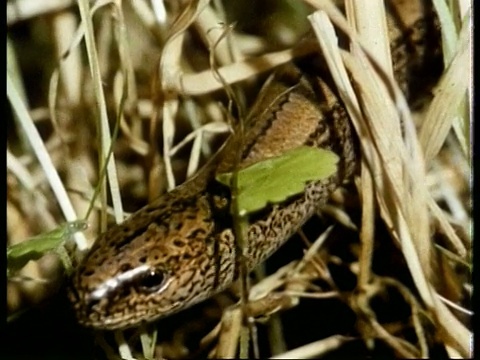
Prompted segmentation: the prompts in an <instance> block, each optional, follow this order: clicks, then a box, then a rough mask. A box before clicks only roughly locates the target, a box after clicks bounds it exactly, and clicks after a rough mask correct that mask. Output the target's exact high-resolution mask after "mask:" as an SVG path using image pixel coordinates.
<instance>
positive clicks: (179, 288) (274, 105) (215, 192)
mask: <svg viewBox="0 0 480 360" xmlns="http://www.w3.org/2000/svg"><path fill="white" fill-rule="evenodd" d="M397 2H398V3H401V1H397ZM397 2H393V3H397ZM412 3H416V1H411V2H409V4H410V5H411V4H412ZM420 3H423V2H421V1H420ZM400 10H401V8H400ZM390 13H391V14H393V13H395V10H394V9H393V8H391V9H390ZM400 13H401V11H400ZM412 13H413V14H415V16H416V18H415V17H413V18H408V17H405V16H404V17H400V18H402V21H400V20H399V17H398V16H393V17H391V21H390V23H391V24H397V25H396V26H395V27H393V28H392V29H391V30H390V31H391V34H392V36H393V39H394V40H393V41H392V54H393V56H394V63H395V64H402V65H401V66H398V65H397V66H395V72H396V75H397V77H398V79H399V81H400V83H401V84H402V85H404V89H405V90H409V91H410V93H413V94H414V93H416V92H417V91H420V90H421V89H419V88H418V87H415V88H411V87H408V86H407V85H409V84H410V83H413V81H412V79H413V78H412V77H414V76H416V75H415V74H420V73H422V70H425V66H432V64H433V63H434V62H438V61H439V59H438V56H439V54H440V51H439V49H438V43H439V42H438V33H435V32H432V33H431V34H430V36H437V38H436V39H435V38H433V40H431V39H430V40H429V41H428V42H421V41H419V40H424V38H425V37H426V34H429V32H428V31H426V29H429V28H430V27H432V29H433V28H434V25H433V23H434V16H433V15H432V13H429V12H428V11H426V10H425V9H422V11H416V12H414V11H412ZM412 16H413V15H412ZM393 18H396V20H395V21H393V20H392V19H393ZM400 23H403V26H400V25H398V24H400ZM401 29H403V30H401ZM437 30H438V29H437ZM432 34H433V35H432ZM435 34H436V35H435ZM427 40H428V39H427ZM399 49H400V50H399ZM402 49H403V50H402ZM428 73H429V74H430V72H428ZM424 85H425V84H424ZM334 89H335V88H334V86H333V85H332V82H331V80H330V78H329V76H328V75H327V73H326V71H325V69H324V68H323V67H322V65H321V61H320V60H319V59H316V58H308V59H303V60H301V61H300V62H299V63H298V64H296V65H293V64H289V65H287V66H284V67H283V68H282V69H280V70H279V71H277V72H276V73H275V75H274V76H273V77H271V78H270V79H269V81H267V83H266V85H265V86H264V88H263V89H262V90H261V91H260V93H259V96H258V98H257V100H256V102H255V104H254V105H253V106H252V109H251V111H250V113H249V116H248V117H247V121H246V123H247V128H246V133H245V138H244V140H245V141H244V142H243V144H244V145H243V146H241V147H239V139H238V138H235V137H234V136H232V137H231V138H230V139H229V140H228V141H227V143H226V145H225V147H224V148H223V150H222V151H221V152H220V153H219V154H218V155H217V156H216V157H215V158H214V159H212V160H211V161H210V162H209V163H208V164H207V165H206V166H205V167H204V169H202V170H201V171H200V173H199V174H198V175H196V176H195V177H194V178H192V179H191V180H189V181H187V182H186V183H184V184H182V185H180V186H179V187H177V188H176V189H174V190H173V191H171V192H169V193H167V194H164V195H162V196H161V197H159V198H158V199H157V200H155V201H154V202H153V203H151V204H149V205H147V206H145V207H144V208H142V209H140V210H138V211H137V212H136V213H134V214H133V215H132V216H131V217H130V218H128V219H127V220H126V221H125V222H124V223H122V224H120V225H115V226H112V227H111V228H110V229H109V230H108V231H106V232H105V233H103V234H102V235H100V237H99V238H98V239H97V241H96V242H95V244H94V245H93V247H92V249H91V250H90V252H89V253H88V255H87V256H86V258H85V259H84V261H83V262H82V264H81V265H80V267H79V268H78V270H77V271H76V273H75V274H74V276H73V278H72V286H71V289H70V291H69V297H70V298H71V301H72V302H73V304H74V308H75V310H76V313H77V317H78V320H79V322H80V323H81V324H83V325H85V326H89V327H94V328H98V329H109V330H113V329H120V328H127V327H131V326H136V325H139V324H141V323H142V322H151V321H154V320H156V319H158V318H161V317H163V316H167V315H170V314H172V313H174V312H177V311H180V310H182V309H184V308H187V307H189V306H191V305H193V304H195V303H198V302H199V301H202V300H204V299H206V298H208V297H210V296H212V295H214V294H215V293H218V292H219V291H221V290H223V289H225V288H226V287H228V286H229V285H230V284H231V283H232V282H233V281H234V280H235V278H236V277H237V274H238V269H237V266H238V264H237V260H236V256H235V248H236V245H235V239H234V235H233V231H232V219H231V217H230V215H229V208H230V194H229V190H228V189H227V188H225V187H224V186H223V185H220V184H219V183H217V182H216V181H215V180H214V174H215V172H218V173H221V172H226V171H231V170H232V164H233V163H234V162H235V156H236V155H237V154H238V151H241V159H242V161H241V165H240V166H246V165H248V164H251V163H255V162H257V161H259V160H262V159H265V158H268V157H271V156H277V155H281V154H283V153H284V152H285V151H286V150H289V149H293V148H296V147H298V146H300V145H308V146H316V147H319V148H324V149H328V150H331V151H334V152H335V153H336V154H337V155H338V156H339V157H340V161H339V163H338V170H337V172H336V173H335V174H334V175H332V176H330V177H329V178H327V179H325V180H322V181H318V182H313V183H309V184H308V185H307V186H306V187H305V191H304V193H302V194H301V195H298V196H295V197H293V198H290V199H289V200H288V201H285V202H284V203H282V204H278V205H274V206H269V207H268V208H267V209H264V210H262V211H260V212H259V213H257V214H254V215H253V216H251V218H250V225H249V228H248V236H247V246H248V264H247V265H248V268H249V269H253V268H254V267H255V266H256V265H257V264H259V263H260V262H262V261H263V260H265V259H266V258H268V257H269V256H270V255H271V254H272V253H273V252H274V251H275V250H276V249H278V247H280V246H281V245H282V244H283V243H284V242H285V241H286V240H288V239H289V238H290V237H291V235H292V234H293V233H295V232H296V231H297V230H298V229H299V228H300V227H301V226H302V225H303V224H304V223H305V221H306V220H308V219H309V218H310V217H311V216H312V215H313V213H314V212H315V210H316V209H318V208H319V207H321V206H322V205H324V204H325V203H326V202H327V201H328V198H329V196H330V194H331V193H332V192H333V191H334V190H335V188H336V187H338V186H339V185H341V184H342V182H344V181H345V180H348V179H349V178H350V177H351V176H352V175H353V173H354V172H355V169H356V167H357V164H358V156H359V155H358V153H357V150H356V149H357V147H356V144H355V141H356V140H355V138H354V136H353V133H352V130H351V128H350V122H349V119H348V116H347V114H346V112H345V109H344V107H343V105H342V104H341V102H340V101H339V99H338V97H337V96H336V94H335V90H334ZM423 90H424V89H423Z"/></svg>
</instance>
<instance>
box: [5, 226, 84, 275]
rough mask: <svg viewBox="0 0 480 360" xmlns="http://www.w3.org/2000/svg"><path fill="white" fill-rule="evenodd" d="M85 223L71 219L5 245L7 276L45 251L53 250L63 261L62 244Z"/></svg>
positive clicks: (38, 257)
mask: <svg viewBox="0 0 480 360" xmlns="http://www.w3.org/2000/svg"><path fill="white" fill-rule="evenodd" d="M86 228H87V223H86V222H85V221H83V220H79V221H72V222H69V223H66V224H64V225H61V226H60V227H58V228H57V229H55V230H52V231H49V232H47V233H44V234H41V235H38V236H35V237H32V238H30V239H28V240H25V241H22V242H21V243H18V244H15V245H12V246H8V247H7V276H9V275H10V274H13V273H15V272H17V271H18V270H20V269H21V268H22V267H24V266H25V265H26V264H27V263H28V262H29V261H30V260H38V259H40V258H41V257H42V256H44V255H45V254H46V253H48V252H50V251H55V252H56V253H57V254H59V255H60V257H61V259H62V261H63V262H64V263H65V262H66V261H65V249H64V248H63V244H64V243H65V241H66V240H68V239H69V238H70V237H71V236H72V235H73V234H74V233H76V232H78V231H81V230H85V229H86Z"/></svg>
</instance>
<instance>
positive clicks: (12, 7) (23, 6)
mask: <svg viewBox="0 0 480 360" xmlns="http://www.w3.org/2000/svg"><path fill="white" fill-rule="evenodd" d="M73 4H74V1H73V0H42V1H38V0H15V1H11V2H7V3H6V5H7V25H8V26H10V25H13V24H15V23H17V22H20V21H26V20H29V19H32V18H36V17H39V16H43V15H46V14H49V13H53V12H60V11H62V10H64V9H66V8H68V7H69V6H72V5H73Z"/></svg>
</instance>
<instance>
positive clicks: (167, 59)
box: [7, 0, 472, 358]
mask: <svg viewBox="0 0 480 360" xmlns="http://www.w3.org/2000/svg"><path fill="white" fill-rule="evenodd" d="M36 3H37V2H36V1H35V0H30V1H28V0H23V1H20V0H17V1H11V2H8V3H7V4H8V6H7V15H8V16H7V22H8V25H9V33H8V39H7V41H8V43H7V51H8V72H7V93H8V98H9V100H10V103H11V104H12V108H13V109H15V110H14V111H13V113H15V115H14V116H13V115H12V116H11V118H9V119H8V121H9V127H8V138H7V169H8V173H7V194H8V196H7V215H8V222H7V234H8V241H9V244H13V243H16V242H18V241H21V240H23V239H26V238H28V237H31V236H33V235H36V234H38V233H42V232H46V231H49V230H51V229H52V228H55V227H57V226H58V224H60V223H62V222H65V221H72V220H75V219H76V218H84V217H86V218H87V219H88V221H89V223H90V229H89V230H88V231H87V232H84V234H78V236H77V237H76V238H75V241H76V244H77V247H78V248H79V249H80V250H83V249H85V248H86V247H88V246H89V245H87V242H86V239H89V242H90V244H91V241H93V240H94V239H95V237H96V234H98V233H99V232H100V231H103V230H104V229H105V228H106V227H107V220H110V219H109V218H108V217H107V215H108V214H110V215H112V214H113V216H114V219H115V221H116V222H121V221H122V220H123V219H124V217H125V214H126V212H127V211H128V212H129V211H134V210H135V209H138V208H139V207H140V206H141V205H143V204H145V203H146V202H147V201H148V200H149V199H150V200H151V199H152V198H154V197H156V196H158V194H161V193H162V192H164V191H166V190H167V189H171V188H173V187H174V186H175V185H176V184H178V183H179V182H181V181H183V179H184V178H185V177H186V176H188V175H190V174H192V173H194V172H195V171H196V170H197V169H198V167H199V166H200V165H201V163H202V162H204V161H205V160H206V159H208V157H209V156H211V155H212V154H213V153H214V151H215V149H216V145H215V140H216V139H217V137H218V134H223V137H225V134H227V133H228V131H229V128H230V127H229V123H228V121H229V117H230V115H229V114H230V113H231V111H230V110H231V103H229V100H230V101H231V100H234V103H233V105H235V106H239V108H240V110H239V111H238V113H240V114H241V113H242V112H243V110H242V109H244V105H243V104H245V103H250V102H251V99H252V98H254V96H255V95H254V94H255V92H256V91H258V89H259V86H260V85H261V84H260V83H259V82H253V81H252V79H256V78H257V77H258V76H261V75H262V74H264V73H268V72H269V71H270V70H271V69H273V68H274V67H275V66H277V65H279V64H282V63H285V62H288V61H289V60H291V59H292V58H294V57H298V56H301V55H303V54H306V53H308V52H311V51H312V48H311V46H297V47H293V45H294V44H295V42H296V40H295V36H298V35H299V34H301V32H302V31H303V30H305V29H306V28H308V27H309V26H310V24H311V26H312V27H313V29H314V31H315V34H316V35H317V37H318V40H319V45H320V48H321V50H322V53H323V56H324V57H325V58H326V61H327V64H328V66H329V69H330V71H331V73H332V76H333V78H334V80H335V82H336V84H337V87H338V89H339V93H340V97H341V98H342V100H343V101H344V103H345V104H346V108H347V111H348V112H349V114H350V116H351V118H352V121H353V123H354V127H355V130H356V132H357V134H358V135H359V139H360V144H361V151H362V171H361V175H360V177H359V178H357V179H356V185H357V190H355V189H354V188H348V190H346V191H343V192H339V193H337V194H336V197H335V198H334V200H333V202H332V205H330V206H329V209H328V210H326V211H325V215H324V218H326V219H323V221H321V220H320V219H315V221H316V223H315V226H314V227H315V228H316V229H317V230H316V231H314V232H313V234H314V235H311V234H310V232H309V231H306V235H305V234H303V233H302V234H301V236H302V237H303V238H304V240H305V242H306V243H307V244H309V245H308V249H307V248H306V249H305V251H304V254H303V256H302V255H300V256H291V255H290V254H286V257H285V259H283V262H282V264H283V265H284V266H282V267H280V268H279V269H278V270H276V271H273V272H271V271H270V274H269V275H268V276H267V275H261V276H259V277H258V278H259V280H258V282H256V283H255V284H254V285H253V286H252V288H251V290H250V299H249V300H250V303H249V305H248V306H249V311H250V314H252V322H251V324H250V326H249V327H248V328H244V327H242V323H241V312H240V310H239V309H238V308H235V307H231V306H229V305H231V304H232V296H229V295H228V294H222V295H220V296H217V297H216V298H215V300H213V301H210V302H207V303H206V304H203V305H202V306H200V307H198V306H197V307H196V308H194V309H192V310H188V311H187V312H185V314H179V315H178V316H176V317H174V319H173V320H171V319H165V320H164V321H161V322H160V323H159V333H158V339H156V341H153V345H152V344H150V345H149V344H147V343H148V342H151V340H152V339H151V338H150V337H149V336H148V333H147V332H145V331H143V333H142V334H141V335H139V334H137V333H133V334H131V333H126V335H127V336H128V338H127V339H128V340H125V338H123V335H122V334H121V333H117V334H116V335H115V339H114V340H115V342H116V343H117V345H118V346H119V351H120V353H121V354H122V357H124V358H131V357H135V358H141V357H142V355H141V354H142V351H143V354H144V356H147V357H148V354H151V353H152V349H154V350H155V351H156V354H157V356H164V357H166V358H182V357H191V356H195V355H196V356H206V355H207V354H209V355H210V356H212V357H222V356H224V357H228V356H235V355H236V354H238V352H239V353H240V354H241V355H242V354H244V355H245V354H250V355H258V354H260V355H261V356H262V357H265V356H273V355H275V356H276V357H277V358H288V357H290V358H292V357H306V358H309V357H310V358H311V357H319V356H321V355H322V354H328V353H333V354H337V353H335V352H334V351H340V352H339V353H338V354H350V355H351V354H352V353H355V351H357V352H358V351H360V353H362V351H363V353H365V354H366V353H370V354H377V355H383V356H385V354H387V355H388V354H394V355H395V356H398V357H420V356H429V355H431V354H432V351H444V352H445V353H446V354H448V355H449V356H451V357H468V356H469V354H470V341H471V330H469V326H470V325H469V324H470V314H469V311H468V309H464V308H465V307H468V306H469V303H470V296H471V291H472V285H471V283H470V273H471V231H470V227H471V221H472V219H471V215H470V212H471V198H470V186H471V184H470V147H469V127H470V119H469V115H470V113H469V110H468V109H469V105H468V104H469V103H470V98H469V97H468V95H467V94H470V93H471V85H472V84H471V80H470V61H471V56H470V47H471V41H470V36H469V35H470V31H469V30H470V27H471V24H470V23H469V19H468V18H466V20H465V21H464V22H463V27H462V23H460V22H459V21H456V22H455V21H452V17H451V16H450V14H451V13H452V14H453V15H454V19H457V18H460V16H458V14H464V11H465V6H466V5H465V2H461V1H458V3H456V2H453V3H454V5H453V6H452V7H451V8H447V7H445V6H443V5H444V4H443V2H442V1H437V2H436V4H435V5H436V6H437V7H438V8H439V9H440V11H441V12H440V14H441V15H440V16H439V18H440V21H441V23H442V29H443V30H444V31H443V34H442V35H443V37H444V42H443V46H444V49H448V50H447V51H445V54H444V58H445V62H446V63H447V64H449V66H448V67H447V68H446V70H445V72H444V75H443V76H442V79H441V81H440V82H439V83H438V85H437V87H436V88H435V91H434V96H433V100H432V101H431V102H430V103H429V104H428V105H427V106H426V107H425V108H424V109H422V112H421V113H414V114H412V113H411V110H410V108H409V106H408V104H407V102H406V100H405V98H404V97H403V95H402V93H401V91H400V89H399V88H398V86H397V84H396V83H395V82H394V81H393V80H392V76H391V73H392V70H391V60H390V54H389V46H388V39H387V37H386V36H385V32H386V28H385V26H384V23H385V22H384V15H383V13H382V11H381V10H382V6H380V5H381V4H380V3H381V2H379V4H376V2H373V1H369V0H367V1H363V2H361V1H346V9H347V15H348V16H347V18H348V19H347V18H344V16H343V15H342V14H341V13H340V12H339V11H338V9H336V8H335V7H334V5H333V4H331V3H330V2H329V1H315V0H309V1H307V3H309V4H310V5H311V6H313V7H314V8H318V9H321V12H317V13H315V14H314V15H311V16H309V17H308V20H307V17H306V15H307V14H309V13H310V11H309V10H308V9H307V7H305V6H304V4H299V3H296V2H289V1H286V0H285V1H282V2H277V4H276V5H275V6H272V5H270V7H269V8H268V11H269V14H270V16H269V17H268V21H263V22H262V21H260V20H258V21H256V22H255V21H253V22H250V23H249V22H248V21H247V20H249V18H248V17H249V16H250V15H249V14H248V11H247V9H245V8H243V9H242V8H241V7H235V6H230V7H228V6H226V4H225V8H224V7H222V6H220V2H214V3H208V2H207V1H202V0H198V1H191V2H185V3H183V2H177V1H174V2H169V3H168V6H167V9H168V10H167V11H166V13H163V12H162V9H161V8H160V7H158V8H155V9H154V8H151V7H150V5H149V3H148V4H147V2H146V1H135V2H125V3H123V4H122V3H121V2H115V1H112V2H102V1H100V2H97V3H95V6H94V7H90V6H89V3H88V1H86V0H79V1H78V6H77V4H73V3H70V2H69V1H65V2H61V1H46V0H45V1H44V2H43V4H44V5H43V6H42V7H41V8H38V7H36V6H35V4H36ZM437 3H438V4H437ZM156 4H157V5H158V4H160V2H157V3H156ZM293 4H295V5H293ZM442 4H443V5H442ZM370 6H371V7H370ZM372 9H373V10H378V9H380V11H379V12H373V10H372ZM442 9H443V10H445V9H446V10H447V12H442V11H443V10H442ZM92 14H93V16H92ZM227 15H228V16H227ZM455 16H456V17H455ZM234 20H238V21H239V26H237V27H229V26H226V25H224V24H227V23H231V22H232V21H234ZM308 21H310V22H308ZM332 23H333V24H334V25H335V26H336V27H337V28H338V29H342V30H343V31H344V32H345V33H346V34H347V36H348V37H349V38H350V40H351V41H352V45H351V49H350V51H349V52H346V51H345V50H341V49H339V48H338V46H337V44H336V38H335V36H334V34H333V29H334V28H333V27H332ZM80 24H83V27H80ZM245 24H246V25H245ZM242 25H245V28H247V27H248V30H249V32H250V35H246V34H245V33H243V32H242V29H241V28H242ZM354 26H359V27H362V29H363V30H362V31H364V32H363V33H361V34H360V35H357V34H355V33H354V32H353V31H352V30H351V29H352V28H353V27H354ZM455 26H457V28H458V29H459V30H458V31H456V30H455ZM378 29H383V31H380V32H379V30H378ZM25 34H27V35H28V36H25ZM372 34H377V35H378V36H373V35H372ZM285 49H288V50H285ZM32 54H33V56H32ZM366 54H367V55H366ZM372 58H373V59H374V65H372ZM212 68H213V69H215V71H211V70H210V69H212ZM378 69H383V70H382V71H380V72H382V74H381V76H379V70H378ZM347 74H348V75H347ZM220 80H221V81H220ZM352 80H353V81H354V83H355V84H356V85H355V86H352V85H351V81H352ZM238 84H240V85H238ZM219 100H220V101H219ZM399 124H401V125H399ZM417 134H418V135H417ZM357 191H358V194H359V199H358V198H357V197H356V195H355V194H356V192H357ZM96 195H98V196H96ZM360 199H361V200H360ZM327 214H329V215H327ZM358 214H361V215H358ZM322 224H323V225H322ZM325 224H334V225H331V226H329V227H328V229H327V230H325V231H320V230H318V229H319V228H320V227H321V226H323V228H327V227H326V226H325ZM358 229H360V230H358ZM342 234H343V237H342ZM345 234H346V235H345ZM352 239H354V240H352ZM292 241H295V242H296V243H297V244H300V241H299V240H298V239H297V240H292ZM386 244H387V245H386ZM299 246H300V247H301V245H299ZM341 247H344V248H345V249H340V250H339V248H341ZM346 253H348V254H349V255H348V256H347V258H349V257H352V256H353V260H352V259H351V258H349V260H347V259H346V258H345V254H346ZM284 255H285V254H284ZM289 255H290V256H289ZM382 258H385V259H390V261H392V262H393V263H394V264H395V265H393V266H390V267H389V265H391V264H386V267H387V270H385V271H378V267H377V266H378V265H376V264H378V262H379V261H380V263H381V260H382ZM332 266H333V267H335V268H341V269H343V270H342V271H347V270H348V272H349V274H351V275H352V276H354V278H355V285H354V286H353V287H348V286H344V285H345V284H342V281H347V280H345V279H348V277H343V276H337V274H336V273H335V272H334V271H333V270H332ZM396 266H398V267H397V268H395V267H396ZM392 269H393V270H392ZM396 271H398V273H396ZM400 272H402V274H400ZM22 274H23V275H24V276H25V277H28V278H32V279H36V280H34V281H25V282H20V283H9V284H8V288H7V306H8V310H9V313H16V312H19V311H22V310H24V309H25V308H29V307H30V306H32V305H34V304H38V303H40V302H42V301H44V300H45V299H48V298H50V297H51V296H52V293H54V291H53V290H52V289H55V284H58V283H59V282H61V281H62V271H61V269H59V267H58V262H57V261H56V260H55V258H54V257H48V256H47V257H45V258H43V259H42V260H40V261H38V262H31V263H29V264H28V266H27V267H25V268H24V270H23V273H22ZM257 275H258V274H257ZM45 279H47V280H48V281H47V283H45V282H44V281H43V280H45ZM41 280H42V281H41ZM319 284H320V285H319ZM326 299H328V301H329V303H328V304H332V303H333V304H335V305H334V306H340V307H341V309H342V310H341V311H340V312H339V314H343V315H344V316H345V318H342V317H337V318H335V320H332V318H331V317H329V314H328V312H329V311H330V310H328V309H329V308H328V307H327V308H325V306H326V305H325V304H326V303H327V300H326ZM379 303H380V305H378V304H379ZM312 304H313V305H312ZM338 304H342V305H338ZM375 304H376V305H375ZM329 306H330V305H329ZM398 307H403V308H404V309H407V310H405V311H404V312H403V313H402V316H401V317H395V316H393V317H389V316H386V317H387V318H388V319H390V320H384V319H385V315H383V317H382V314H381V313H382V312H386V313H390V314H395V313H396V311H397V309H398ZM280 310H283V311H280ZM399 312H400V311H399ZM288 314H293V315H292V316H293V317H298V319H297V321H294V320H292V316H289V315H288ZM348 314H353V315H352V316H353V318H354V321H353V323H351V320H348V316H350V315H348ZM23 316H24V317H28V316H29V313H28V312H27V313H26V314H25V315H23ZM333 316H339V315H338V314H336V315H335V314H334V315H333ZM391 318H393V319H394V320H392V319H391ZM253 319H255V320H253ZM329 321H333V322H335V324H329V323H328V322H329ZM325 322H327V323H325ZM27 323H28V322H27ZM329 325H332V326H329ZM340 325H343V327H342V326H340ZM296 326H298V327H308V326H311V327H312V330H310V331H308V332H307V333H308V334H312V336H313V334H314V335H315V336H317V334H318V336H317V337H313V338H312V340H306V339H311V337H309V336H305V338H302V335H301V334H303V329H301V328H298V329H297V328H295V327H296ZM339 326H340V328H341V329H342V330H341V331H340V330H339V331H338V332H334V330H331V331H333V332H329V329H330V328H331V329H338V328H339ZM313 328H318V329H322V330H321V331H315V330H314V329H313ZM318 329H317V330H318ZM325 329H326V330H325ZM51 331H53V332H58V333H59V334H58V336H59V339H61V332H62V331H61V329H52V330H51ZM296 333H297V334H296ZM139 337H141V338H142V346H140V345H139V343H140V342H139V341H138V340H139ZM106 340H107V341H106ZM106 340H105V339H104V338H100V340H98V342H99V343H100V344H104V345H103V346H102V349H104V350H102V351H105V356H107V357H109V358H115V356H117V355H115V354H116V353H117V350H113V351H112V350H111V349H110V350H108V346H109V345H107V342H112V340H113V339H110V335H107V336H106ZM59 341H61V340H59ZM79 341H80V340H79ZM91 341H93V339H91ZM239 344H241V345H240V348H239V347H238V346H239ZM352 344H353V345H352ZM52 346H53V347H54V345H52ZM78 346H79V347H81V346H82V345H80V344H79V345H78ZM140 349H143V350H142V351H140ZM342 349H345V350H344V351H345V353H342V352H341V351H342ZM352 349H353V350H352ZM359 349H360V350H359ZM378 349H380V350H378ZM382 349H383V350H382ZM439 349H440V350H439ZM70 350H71V351H73V352H75V351H76V350H75V349H70ZM349 351H350V353H349ZM382 351H383V352H382ZM363 353H362V354H363ZM132 354H133V355H132Z"/></svg>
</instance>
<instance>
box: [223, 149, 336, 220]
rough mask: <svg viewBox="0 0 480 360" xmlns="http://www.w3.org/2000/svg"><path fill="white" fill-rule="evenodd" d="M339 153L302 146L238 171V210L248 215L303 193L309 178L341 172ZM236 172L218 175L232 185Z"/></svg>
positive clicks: (226, 183)
mask: <svg viewBox="0 0 480 360" xmlns="http://www.w3.org/2000/svg"><path fill="white" fill-rule="evenodd" d="M338 160H339V158H338V156H337V155H336V154H335V153H333V152H331V151H328V150H324V149H319V148H313V147H309V146H301V147H298V148H295V149H292V150H290V151H287V152H286V153H285V154H283V155H281V156H278V157H273V158H270V159H267V160H264V161H260V162H258V163H255V164H253V165H251V166H248V167H246V168H244V169H241V170H239V171H238V180H237V181H238V193H237V196H238V211H239V215H240V216H245V215H247V214H249V213H252V212H254V211H257V210H260V209H262V208H264V207H265V206H266V205H267V203H271V204H275V203H280V202H282V201H284V200H285V199H287V198H288V197H290V196H292V195H296V194H299V193H301V192H302V191H303V190H304V189H305V185H306V183H307V182H309V181H318V180H322V179H326V178H328V177H329V176H331V175H332V174H334V173H335V171H337V162H338ZM232 176H233V173H224V174H218V175H217V176H216V179H217V181H219V182H220V183H222V184H224V185H227V186H231V180H232Z"/></svg>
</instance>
